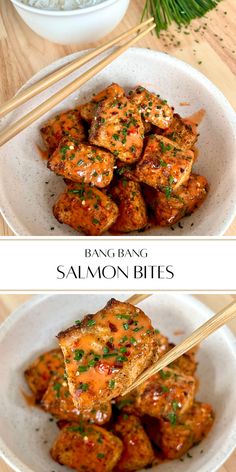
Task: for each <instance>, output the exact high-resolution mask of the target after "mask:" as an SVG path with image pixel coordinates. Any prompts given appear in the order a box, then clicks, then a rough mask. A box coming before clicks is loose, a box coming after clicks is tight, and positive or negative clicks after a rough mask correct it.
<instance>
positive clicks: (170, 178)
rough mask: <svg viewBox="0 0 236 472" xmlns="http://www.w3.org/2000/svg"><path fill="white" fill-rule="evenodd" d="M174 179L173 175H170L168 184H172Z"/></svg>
mask: <svg viewBox="0 0 236 472" xmlns="http://www.w3.org/2000/svg"><path fill="white" fill-rule="evenodd" d="M174 181H175V179H174V177H173V175H170V177H169V183H170V184H173V182H174Z"/></svg>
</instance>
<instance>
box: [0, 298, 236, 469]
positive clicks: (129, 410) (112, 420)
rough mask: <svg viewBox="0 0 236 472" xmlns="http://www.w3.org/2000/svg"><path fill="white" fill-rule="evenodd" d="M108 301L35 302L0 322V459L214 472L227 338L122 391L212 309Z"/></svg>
mask: <svg viewBox="0 0 236 472" xmlns="http://www.w3.org/2000/svg"><path fill="white" fill-rule="evenodd" d="M110 296H111V297H112V295H109V297H110ZM109 297H108V296H107V295H105V294H102V295H101V294H100V295H91V294H90V295H51V296H37V297H33V298H32V299H31V300H30V301H28V302H27V303H26V304H24V305H22V306H21V307H20V308H19V309H18V310H17V311H16V312H15V313H14V314H12V315H11V316H10V317H9V318H8V319H7V320H6V321H5V322H4V323H3V325H2V326H1V328H0V355H1V358H4V362H2V363H1V365H0V375H1V379H2V382H1V386H0V389H1V404H0V416H1V423H0V455H1V457H2V458H3V459H4V460H5V461H6V462H7V463H8V464H9V465H10V466H11V467H12V468H13V469H14V470H15V471H17V472H19V471H21V472H48V471H55V472H60V471H64V472H70V471H71V472H72V471H73V470H76V471H77V472H129V471H130V472H135V471H137V472H138V471H139V472H144V471H145V470H146V469H147V468H148V469H150V470H151V472H158V471H159V472H186V470H188V472H199V470H200V471H201V472H209V471H210V472H216V471H217V470H218V469H219V468H220V467H221V465H223V463H224V462H225V461H226V459H227V458H228V456H229V455H230V454H231V453H232V452H233V450H234V448H235V441H236V414H235V392H234V388H233V385H232V378H234V377H235V375H236V350H235V338H234V337H233V335H232V334H231V332H230V331H229V330H228V328H226V327H224V328H223V329H220V330H219V331H217V332H216V333H215V334H214V335H211V336H210V337H209V338H208V339H207V340H206V341H204V342H203V343H202V344H201V345H200V346H199V347H198V349H192V350H191V351H188V352H187V353H186V354H184V355H182V356H181V357H179V358H178V359H177V360H176V361H174V362H172V363H171V364H170V365H168V366H167V367H165V368H163V369H162V370H161V371H159V372H158V373H157V374H155V375H153V376H151V377H149V378H148V379H147V380H145V382H144V383H143V384H141V385H140V386H139V387H137V388H135V389H133V390H131V392H130V393H128V394H124V393H125V391H126V389H127V388H128V387H129V386H130V385H131V384H132V383H133V382H134V381H135V380H136V379H137V377H138V376H139V375H140V374H141V373H142V372H143V371H144V370H145V369H147V368H148V367H149V366H150V365H153V363H154V362H155V361H156V360H157V359H159V358H161V357H162V356H163V355H164V354H165V353H167V352H169V351H170V350H171V349H172V348H173V347H174V345H175V344H178V343H180V342H181V341H182V340H183V339H184V338H186V337H187V336H188V335H189V334H190V333H191V332H192V331H193V330H195V329H196V328H197V327H198V326H199V325H201V324H202V323H204V322H205V321H206V320H207V319H209V317H210V316H212V314H213V313H212V312H211V311H210V310H209V309H208V308H207V306H205V305H204V304H202V303H200V302H199V301H197V300H196V299H194V298H193V297H190V296H186V295H181V296H180V295H178V296H177V295H166V294H165V295H164V294H162V295H160V294H158V295H152V296H150V297H149V298H148V299H146V300H144V301H142V302H141V303H139V304H137V305H133V304H131V303H129V302H128V301H127V300H126V298H127V296H126V295H124V294H121V295H120V294H119V295H114V296H113V298H109ZM190 313H191V316H190V315H189V314H190ZM42 327H43V329H42ZM16 338H17V343H16ZM19 345H20V346H21V349H20V350H19V348H18V346H19ZM226 365H227V369H226V368H225V366H226Z"/></svg>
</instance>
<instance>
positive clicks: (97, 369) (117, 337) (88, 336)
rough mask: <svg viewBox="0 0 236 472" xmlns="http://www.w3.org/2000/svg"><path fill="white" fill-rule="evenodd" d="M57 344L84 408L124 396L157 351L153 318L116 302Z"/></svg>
mask: <svg viewBox="0 0 236 472" xmlns="http://www.w3.org/2000/svg"><path fill="white" fill-rule="evenodd" d="M58 340H59V344H60V347H61V349H62V351H63V355H64V359H65V367H66V372H67V379H68V385H69V389H70V393H71V395H72V398H73V401H74V404H75V405H76V407H77V408H79V409H81V410H83V409H88V408H91V407H92V406H96V405H97V404H98V403H105V402H108V401H110V400H111V399H112V398H115V397H116V396H118V395H120V394H121V393H122V391H123V390H124V389H125V388H127V387H128V386H129V385H131V384H132V383H133V381H134V380H135V379H136V378H137V376H138V375H139V374H141V372H142V371H143V370H144V369H145V368H147V367H148V366H149V365H150V363H151V361H152V358H153V352H154V349H155V337H154V329H153V328H152V325H151V323H150V320H149V318H148V317H147V316H146V315H145V314H144V313H143V311H142V310H140V309H139V308H136V307H134V306H132V305H130V304H129V303H122V302H119V301H117V300H114V299H112V300H110V301H109V302H108V303H107V305H106V306H105V308H104V309H103V310H101V311H99V312H98V313H96V314H95V315H87V316H86V317H85V318H84V319H83V320H82V321H81V323H80V324H79V325H78V326H72V327H71V328H69V329H67V330H66V331H63V332H61V333H59V335H58Z"/></svg>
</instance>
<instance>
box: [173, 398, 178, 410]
mask: <svg viewBox="0 0 236 472" xmlns="http://www.w3.org/2000/svg"><path fill="white" fill-rule="evenodd" d="M172 408H173V410H174V411H176V410H178V408H179V404H178V402H177V401H176V400H174V401H173V402H172Z"/></svg>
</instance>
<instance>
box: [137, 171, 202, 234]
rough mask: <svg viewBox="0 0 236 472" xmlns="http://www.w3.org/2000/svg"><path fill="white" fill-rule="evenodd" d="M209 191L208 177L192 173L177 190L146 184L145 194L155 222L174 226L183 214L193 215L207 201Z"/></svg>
mask: <svg viewBox="0 0 236 472" xmlns="http://www.w3.org/2000/svg"><path fill="white" fill-rule="evenodd" d="M208 191H209V184H208V182H207V179H206V178H205V177H203V176H201V175H197V174H191V175H190V177H189V180H188V182H187V183H186V184H185V185H183V186H181V187H179V188H178V189H177V191H175V192H171V193H170V194H169V193H167V192H162V191H158V190H155V189H152V188H151V187H148V186H146V187H145V188H143V195H144V199H145V201H146V204H147V205H148V206H150V208H152V210H153V214H154V217H155V222H156V223H157V224H158V225H160V226H172V225H174V224H175V223H177V222H178V221H179V220H180V219H181V218H183V216H185V215H191V214H192V213H193V212H194V211H195V210H196V209H197V208H199V207H200V206H201V205H202V204H203V202H204V201H205V199H206V197H207V194H208Z"/></svg>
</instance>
